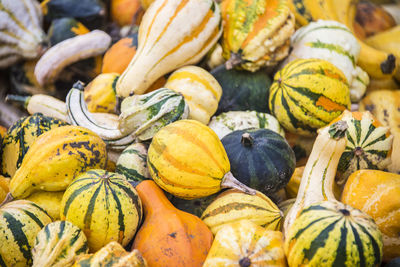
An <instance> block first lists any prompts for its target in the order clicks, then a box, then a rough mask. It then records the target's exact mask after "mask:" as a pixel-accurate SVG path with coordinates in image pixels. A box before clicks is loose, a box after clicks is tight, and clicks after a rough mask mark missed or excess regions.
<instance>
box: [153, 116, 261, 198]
mask: <svg viewBox="0 0 400 267" xmlns="http://www.w3.org/2000/svg"><path fill="white" fill-rule="evenodd" d="M178 144H179V145H178ZM147 166H148V168H149V172H150V175H151V178H152V179H153V180H154V181H155V182H156V183H157V184H158V185H159V186H160V187H161V188H162V189H164V190H165V191H167V192H168V193H171V194H173V195H174V196H177V197H180V198H183V199H195V198H200V197H205V196H209V195H212V194H214V193H216V192H218V191H220V190H221V189H223V188H237V189H239V190H241V191H243V192H246V193H249V194H255V190H253V189H251V188H248V187H247V186H245V185H243V184H242V183H240V182H238V181H237V180H236V178H235V177H233V175H232V173H231V172H230V163H229V159H228V156H227V154H226V151H225V149H224V147H223V145H222V143H221V142H220V140H219V139H218V136H217V135H216V134H215V133H214V131H213V130H211V129H210V128H209V127H207V126H205V125H204V124H202V123H201V122H198V121H195V120H180V121H176V122H174V123H171V124H169V125H167V126H165V127H164V128H162V129H161V130H160V131H159V132H157V133H156V135H155V136H154V137H153V140H152V142H151V144H150V147H149V150H148V155H147Z"/></svg>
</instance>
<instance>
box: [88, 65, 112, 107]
mask: <svg viewBox="0 0 400 267" xmlns="http://www.w3.org/2000/svg"><path fill="white" fill-rule="evenodd" d="M118 78H119V74H118V73H102V74H100V75H98V76H97V77H96V78H94V80H93V81H91V82H90V83H89V84H88V85H87V86H86V87H85V90H84V98H85V102H86V104H87V108H88V111H89V112H104V113H115V112H116V110H117V96H116V94H115V85H116V83H117V80H118Z"/></svg>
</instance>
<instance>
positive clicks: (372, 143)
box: [336, 110, 393, 185]
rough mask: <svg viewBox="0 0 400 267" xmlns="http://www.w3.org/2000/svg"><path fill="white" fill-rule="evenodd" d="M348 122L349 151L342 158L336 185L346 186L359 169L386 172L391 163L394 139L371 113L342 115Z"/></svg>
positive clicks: (387, 128) (342, 118) (346, 150)
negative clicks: (350, 177) (348, 179)
mask: <svg viewBox="0 0 400 267" xmlns="http://www.w3.org/2000/svg"><path fill="white" fill-rule="evenodd" d="M338 119H340V120H343V121H346V122H347V125H348V126H349V127H348V128H347V130H346V148H345V150H344V152H343V154H342V156H341V157H340V160H339V165H338V169H337V173H336V182H337V183H338V184H339V185H344V184H345V182H346V181H347V178H348V177H349V176H350V174H352V173H354V172H355V171H357V170H362V169H374V170H383V169H384V168H386V167H387V166H388V164H390V162H391V154H392V143H393V136H392V135H391V134H390V130H389V127H384V126H383V125H382V124H381V123H380V122H379V121H378V120H377V119H376V118H375V117H374V116H373V115H372V114H371V113H370V112H369V111H365V112H350V111H347V110H346V111H345V112H343V114H342V116H340V117H339V118H338Z"/></svg>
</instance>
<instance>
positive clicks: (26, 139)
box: [1, 113, 67, 177]
mask: <svg viewBox="0 0 400 267" xmlns="http://www.w3.org/2000/svg"><path fill="white" fill-rule="evenodd" d="M63 125H67V123H66V122H63V121H61V120H57V119H54V118H51V117H47V116H44V115H42V114H41V113H35V114H33V115H32V116H29V117H22V118H21V119H19V120H18V121H16V122H15V123H14V124H13V125H12V126H11V127H10V128H9V129H8V131H7V134H6V135H5V136H4V139H3V144H2V151H3V153H2V161H1V163H2V168H1V172H2V174H3V175H4V176H10V177H12V176H13V175H14V174H15V171H16V170H17V169H18V168H19V167H20V166H21V164H22V160H23V159H24V157H25V154H26V153H27V152H28V149H29V147H30V146H31V145H32V144H33V142H34V141H35V140H36V139H37V138H38V137H39V136H40V135H41V134H43V133H45V132H47V131H49V130H51V129H54V128H57V127H60V126H63Z"/></svg>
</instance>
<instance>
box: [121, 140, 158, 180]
mask: <svg viewBox="0 0 400 267" xmlns="http://www.w3.org/2000/svg"><path fill="white" fill-rule="evenodd" d="M115 172H116V173H119V174H122V175H124V176H125V177H126V179H128V180H129V181H136V182H139V181H142V180H146V179H151V177H150V173H149V170H148V169H147V147H146V145H145V144H143V143H133V144H131V145H129V146H128V147H127V148H125V149H124V151H122V153H121V155H120V156H119V158H118V161H117V166H116V168H115Z"/></svg>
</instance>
